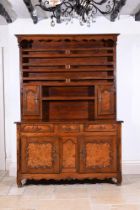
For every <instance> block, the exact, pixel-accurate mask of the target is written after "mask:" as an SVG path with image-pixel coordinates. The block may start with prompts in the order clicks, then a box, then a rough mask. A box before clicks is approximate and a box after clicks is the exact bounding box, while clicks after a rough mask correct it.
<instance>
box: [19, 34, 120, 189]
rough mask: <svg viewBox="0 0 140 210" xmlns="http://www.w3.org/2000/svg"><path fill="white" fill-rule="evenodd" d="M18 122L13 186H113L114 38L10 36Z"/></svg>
mask: <svg viewBox="0 0 140 210" xmlns="http://www.w3.org/2000/svg"><path fill="white" fill-rule="evenodd" d="M17 38H18V43H19V48H20V69H21V70H20V74H21V122H19V123H17V185H18V186H21V185H22V180H23V179H35V180H40V179H54V180H64V179H68V180H71V179H94V178H97V179H106V178H112V179H113V180H114V182H116V183H117V184H120V183H121V122H118V121H116V41H117V35H116V34H109V35H17Z"/></svg>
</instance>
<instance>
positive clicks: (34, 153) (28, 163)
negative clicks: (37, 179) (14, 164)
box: [21, 136, 59, 173]
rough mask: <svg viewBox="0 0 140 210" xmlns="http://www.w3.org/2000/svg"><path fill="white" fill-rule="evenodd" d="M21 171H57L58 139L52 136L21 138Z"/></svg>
mask: <svg viewBox="0 0 140 210" xmlns="http://www.w3.org/2000/svg"><path fill="white" fill-rule="evenodd" d="M21 154H22V156H21V159H22V161H21V163H22V172H23V173H58V172H59V139H58V137H54V136H47V137H44V136H43V137H42V136H38V137H34V136H30V137H27V136H24V137H22V138H21Z"/></svg>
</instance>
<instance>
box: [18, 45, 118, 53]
mask: <svg viewBox="0 0 140 210" xmlns="http://www.w3.org/2000/svg"><path fill="white" fill-rule="evenodd" d="M65 49H66V48H64V49H62V50H65ZM69 49H70V50H75V48H74V47H70V46H69ZM114 49H115V47H114V46H113V47H103V46H99V47H93V48H92V50H114ZM77 50H84V51H85V50H87V48H85V47H80V48H79V49H77ZM88 50H89V49H88ZM47 51H60V50H58V49H57V48H53V49H47V50H46V49H44V48H36V49H22V52H47Z"/></svg>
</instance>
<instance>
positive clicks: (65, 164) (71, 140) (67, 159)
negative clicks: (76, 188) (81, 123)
mask: <svg viewBox="0 0 140 210" xmlns="http://www.w3.org/2000/svg"><path fill="white" fill-rule="evenodd" d="M60 144H61V150H60V155H61V163H60V165H61V172H76V171H77V164H78V163H77V158H78V151H77V149H78V148H77V138H76V137H62V138H61V143H60Z"/></svg>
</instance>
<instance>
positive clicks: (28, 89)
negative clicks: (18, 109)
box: [22, 85, 40, 118]
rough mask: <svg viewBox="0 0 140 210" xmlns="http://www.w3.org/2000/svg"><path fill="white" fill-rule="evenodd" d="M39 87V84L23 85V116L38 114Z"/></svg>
mask: <svg viewBox="0 0 140 210" xmlns="http://www.w3.org/2000/svg"><path fill="white" fill-rule="evenodd" d="M39 98H40V87H39V86H33V85H28V86H23V101H22V103H23V108H22V113H23V116H35V118H37V116H39V115H40V100H39Z"/></svg>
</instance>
